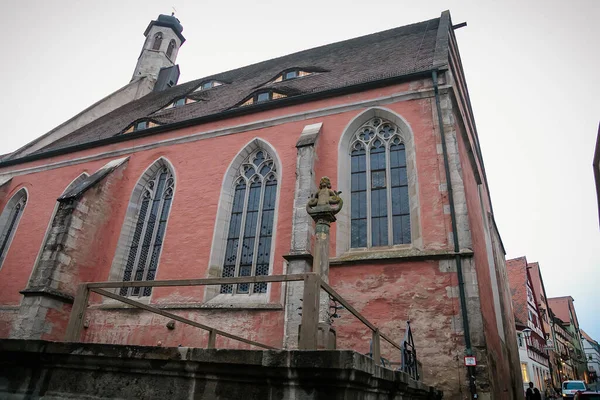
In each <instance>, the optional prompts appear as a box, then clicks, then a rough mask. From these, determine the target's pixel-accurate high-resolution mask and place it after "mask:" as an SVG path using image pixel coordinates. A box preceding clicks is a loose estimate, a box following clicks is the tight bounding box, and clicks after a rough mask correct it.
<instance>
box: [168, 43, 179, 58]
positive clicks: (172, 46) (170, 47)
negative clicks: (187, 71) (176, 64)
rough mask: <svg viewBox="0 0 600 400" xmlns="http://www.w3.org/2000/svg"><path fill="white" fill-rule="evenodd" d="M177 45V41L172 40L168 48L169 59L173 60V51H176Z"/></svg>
mask: <svg viewBox="0 0 600 400" xmlns="http://www.w3.org/2000/svg"><path fill="white" fill-rule="evenodd" d="M176 45H177V43H175V39H171V41H170V42H169V46H168V47H167V57H169V58H171V57H172V56H173V50H175V46H176Z"/></svg>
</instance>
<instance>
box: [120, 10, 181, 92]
mask: <svg viewBox="0 0 600 400" xmlns="http://www.w3.org/2000/svg"><path fill="white" fill-rule="evenodd" d="M182 31H183V26H182V25H181V23H180V22H179V20H178V19H177V18H175V16H174V15H164V14H160V15H159V16H158V18H157V19H156V20H154V21H151V22H150V24H149V25H148V27H147V28H146V31H145V32H144V36H146V41H145V42H144V47H143V48H142V52H141V53H140V57H139V58H138V62H137V65H136V66H135V71H133V77H132V78H131V81H134V80H136V79H138V78H142V77H148V78H150V79H152V80H156V79H157V77H158V73H159V71H160V70H161V68H168V67H172V66H174V65H175V60H176V59H177V53H178V52H179V48H180V47H181V45H182V44H183V43H184V42H185V38H184V37H183V35H182V34H181V32H182Z"/></svg>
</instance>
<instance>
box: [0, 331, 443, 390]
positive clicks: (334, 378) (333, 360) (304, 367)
mask: <svg viewBox="0 0 600 400" xmlns="http://www.w3.org/2000/svg"><path fill="white" fill-rule="evenodd" d="M0 398H2V399H38V398H43V399H45V400H50V399H57V400H58V399H146V400H150V399H160V400H163V399H236V400H239V399H244V400H251V399H269V400H279V399H282V400H283V399H286V400H287V399H289V400H296V399H298V400H300V399H302V400H312V399H321V400H324V399H340V400H341V399H345V400H346V399H351V400H352V399H356V400H358V399H360V400H371V399H373V400H375V399H377V400H380V399H386V400H391V399H394V400H413V399H432V400H433V399H441V398H442V393H441V392H438V391H436V390H435V389H434V388H433V387H430V386H426V385H425V384H423V383H422V382H417V381H414V380H412V379H410V378H409V377H408V375H406V374H404V373H401V372H394V371H391V370H389V369H385V368H381V367H379V366H376V365H374V363H373V360H371V359H370V358H368V357H366V356H364V355H362V354H358V353H355V352H353V351H335V350H332V351H329V350H321V351H298V350H294V351H287V350H272V351H262V350H215V349H212V350H207V349H198V348H188V347H178V348H172V347H166V348H162V347H142V346H123V345H107V344H87V343H57V342H45V341H32V340H11V339H7V340H0Z"/></svg>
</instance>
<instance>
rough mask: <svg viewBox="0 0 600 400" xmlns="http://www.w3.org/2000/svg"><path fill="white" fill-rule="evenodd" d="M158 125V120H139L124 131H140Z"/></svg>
mask: <svg viewBox="0 0 600 400" xmlns="http://www.w3.org/2000/svg"><path fill="white" fill-rule="evenodd" d="M158 125H159V124H157V123H156V122H154V121H150V120H144V121H138V122H135V123H133V124H131V125H129V127H128V128H127V129H125V130H124V131H123V133H131V132H139V131H143V130H145V129H149V128H154V127H155V126H158Z"/></svg>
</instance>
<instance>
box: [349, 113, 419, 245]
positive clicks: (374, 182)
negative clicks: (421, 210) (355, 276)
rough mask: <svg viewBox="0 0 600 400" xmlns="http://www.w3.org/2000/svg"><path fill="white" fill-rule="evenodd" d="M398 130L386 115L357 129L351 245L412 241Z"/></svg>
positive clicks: (352, 153)
mask: <svg viewBox="0 0 600 400" xmlns="http://www.w3.org/2000/svg"><path fill="white" fill-rule="evenodd" d="M398 132H399V130H398V127H397V126H395V125H394V124H393V123H391V122H390V121H387V120H385V119H383V118H373V119H371V120H370V121H368V122H367V123H365V124H364V125H363V126H361V127H360V128H359V129H358V130H357V131H356V134H355V136H354V139H353V140H354V141H353V143H352V147H351V151H350V168H351V171H350V174H351V184H350V187H351V190H350V191H351V193H350V203H351V206H350V215H351V226H350V231H351V232H350V245H351V247H367V246H388V245H391V244H404V243H410V241H411V237H410V204H409V196H408V176H407V166H406V151H405V147H404V144H403V143H402V140H401V138H400V136H399V135H398ZM365 149H367V150H365ZM367 153H368V157H367ZM388 174H389V175H388ZM390 200H391V201H390ZM368 221H370V224H368V223H367V222H368ZM390 229H391V232H392V237H389V235H390V233H389V232H390ZM369 237H370V239H371V243H367V238H369Z"/></svg>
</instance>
